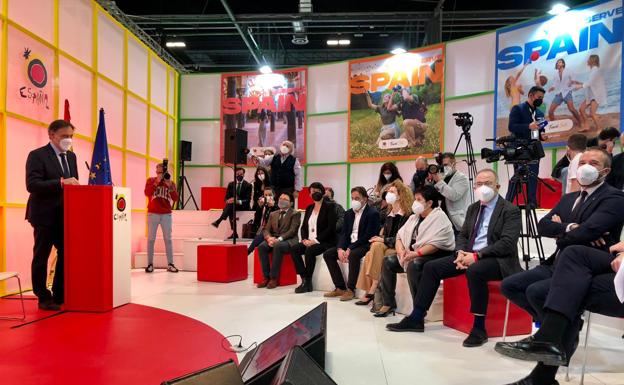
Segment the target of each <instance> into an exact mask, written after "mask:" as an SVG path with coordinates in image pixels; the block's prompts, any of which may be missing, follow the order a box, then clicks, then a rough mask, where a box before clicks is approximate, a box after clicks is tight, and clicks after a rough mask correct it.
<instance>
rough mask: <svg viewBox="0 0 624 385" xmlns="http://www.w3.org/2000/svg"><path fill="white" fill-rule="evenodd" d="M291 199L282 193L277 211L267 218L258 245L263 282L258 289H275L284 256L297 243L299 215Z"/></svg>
mask: <svg viewBox="0 0 624 385" xmlns="http://www.w3.org/2000/svg"><path fill="white" fill-rule="evenodd" d="M293 201H294V199H293V197H292V195H290V194H288V193H282V194H281V195H280V196H279V201H278V203H277V205H278V207H279V210H277V211H274V212H272V213H271V215H270V216H269V222H268V223H267V225H266V226H265V227H264V230H263V234H264V241H263V242H262V243H260V245H258V255H259V257H260V264H261V266H262V274H263V275H264V280H263V281H262V282H261V283H259V284H258V288H263V287H266V288H267V289H275V288H276V287H277V283H278V282H277V279H278V278H279V273H280V270H281V268H282V260H283V258H284V254H286V253H289V252H290V249H291V247H292V246H294V245H296V244H297V243H299V237H298V235H297V233H298V232H299V224H300V223H301V213H299V212H298V211H296V210H295V209H293ZM271 251H273V259H272V262H270V261H269V252H271Z"/></svg>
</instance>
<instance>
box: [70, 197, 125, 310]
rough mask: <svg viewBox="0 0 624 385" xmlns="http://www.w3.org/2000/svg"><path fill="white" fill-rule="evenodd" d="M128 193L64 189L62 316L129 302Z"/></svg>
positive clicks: (107, 308)
mask: <svg viewBox="0 0 624 385" xmlns="http://www.w3.org/2000/svg"><path fill="white" fill-rule="evenodd" d="M130 202H131V196H130V189H129V188H124V187H113V186H65V187H64V211H65V305H64V308H65V310H70V311H89V312H105V311H109V310H111V309H112V308H114V307H117V306H121V305H124V304H126V303H128V302H130V266H131V260H130V251H131V234H132V222H131V218H132V215H131V214H130V213H131V206H130Z"/></svg>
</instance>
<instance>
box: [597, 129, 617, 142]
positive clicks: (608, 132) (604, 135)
mask: <svg viewBox="0 0 624 385" xmlns="http://www.w3.org/2000/svg"><path fill="white" fill-rule="evenodd" d="M619 136H620V130H618V129H617V128H615V127H606V128H603V129H602V131H600V134H598V139H600V140H614V139H617V138H618V137H619Z"/></svg>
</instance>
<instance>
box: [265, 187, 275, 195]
mask: <svg viewBox="0 0 624 385" xmlns="http://www.w3.org/2000/svg"><path fill="white" fill-rule="evenodd" d="M262 191H270V192H271V194H273V195H275V190H273V187H271V186H266V187H265V188H264V190H262Z"/></svg>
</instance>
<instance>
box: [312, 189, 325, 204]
mask: <svg viewBox="0 0 624 385" xmlns="http://www.w3.org/2000/svg"><path fill="white" fill-rule="evenodd" d="M321 199H323V194H321V193H320V192H318V191H315V192H313V193H312V200H313V201H315V202H318V201H320V200H321Z"/></svg>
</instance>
